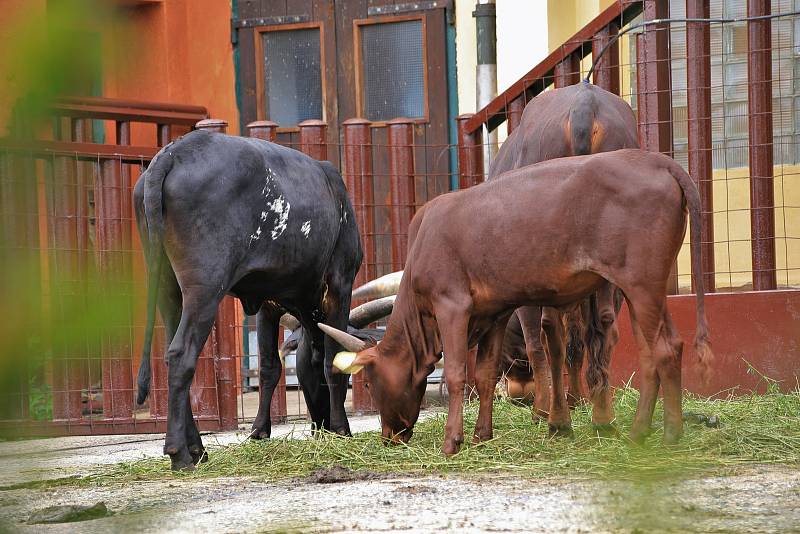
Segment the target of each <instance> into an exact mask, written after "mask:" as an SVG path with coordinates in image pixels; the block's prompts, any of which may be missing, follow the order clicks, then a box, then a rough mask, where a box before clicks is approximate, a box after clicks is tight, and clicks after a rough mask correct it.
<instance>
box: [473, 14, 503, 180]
mask: <svg viewBox="0 0 800 534" xmlns="http://www.w3.org/2000/svg"><path fill="white" fill-rule="evenodd" d="M477 2H478V3H477V4H476V5H475V11H473V12H472V16H473V17H475V28H476V30H477V32H476V35H477V45H478V67H477V73H476V74H477V76H476V81H475V83H476V95H477V100H478V101H477V104H478V109H482V108H483V107H485V106H486V105H487V104H488V103H489V102H491V101H492V99H493V98H494V97H496V96H497V31H496V20H497V17H496V15H495V13H496V11H495V0H477ZM484 139H487V140H488V141H487V144H486V145H485V146H484V148H483V161H484V174H486V175H488V174H489V165H490V164H491V162H492V159H493V158H494V156H495V154H496V153H497V129H495V130H494V131H492V132H491V133H490V134H489V135H488V137H487V136H484Z"/></svg>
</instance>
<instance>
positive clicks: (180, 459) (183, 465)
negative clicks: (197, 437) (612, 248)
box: [170, 449, 195, 471]
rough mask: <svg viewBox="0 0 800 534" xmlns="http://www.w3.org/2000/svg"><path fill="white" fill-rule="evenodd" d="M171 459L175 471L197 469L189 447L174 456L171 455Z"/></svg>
mask: <svg viewBox="0 0 800 534" xmlns="http://www.w3.org/2000/svg"><path fill="white" fill-rule="evenodd" d="M170 460H171V462H170V463H171V464H172V470H173V471H194V469H195V462H194V458H193V457H192V455H191V454H189V451H188V449H187V450H184V452H183V453H178V454H175V455H174V456H173V455H170Z"/></svg>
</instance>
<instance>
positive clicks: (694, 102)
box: [686, 0, 715, 292]
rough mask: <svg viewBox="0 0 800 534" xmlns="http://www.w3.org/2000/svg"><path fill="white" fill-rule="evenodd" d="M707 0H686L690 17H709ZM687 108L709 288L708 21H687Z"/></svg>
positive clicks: (711, 271)
mask: <svg viewBox="0 0 800 534" xmlns="http://www.w3.org/2000/svg"><path fill="white" fill-rule="evenodd" d="M709 12H710V8H709V4H708V2H707V1H706V0H686V17H687V18H708V17H709V16H710V15H709ZM686 54H687V57H686V77H687V91H686V98H687V101H688V102H687V104H688V105H687V108H688V109H687V112H688V126H689V174H690V175H691V176H692V178H693V179H694V181H695V183H696V184H697V188H698V189H699V191H700V203H701V206H702V207H701V220H702V228H701V233H700V241H701V243H700V251H701V254H702V268H703V272H702V273H694V274H695V276H702V277H703V285H704V286H705V290H706V292H713V291H714V286H715V279H714V272H715V268H714V182H713V158H712V156H713V153H712V144H711V30H710V28H709V26H708V24H704V23H701V22H689V23H687V24H686Z"/></svg>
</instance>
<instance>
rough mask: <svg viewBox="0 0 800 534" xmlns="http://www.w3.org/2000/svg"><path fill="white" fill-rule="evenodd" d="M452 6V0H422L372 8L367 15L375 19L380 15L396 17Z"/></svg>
mask: <svg viewBox="0 0 800 534" xmlns="http://www.w3.org/2000/svg"><path fill="white" fill-rule="evenodd" d="M449 5H450V0H422V1H418V2H406V3H403V4H394V5H388V6H372V7H369V8H367V15H369V16H370V17H375V16H378V15H395V14H397V13H410V12H412V11H425V10H427V9H444V8H446V7H448V6H449Z"/></svg>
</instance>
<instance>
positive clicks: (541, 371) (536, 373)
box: [517, 306, 550, 419]
mask: <svg viewBox="0 0 800 534" xmlns="http://www.w3.org/2000/svg"><path fill="white" fill-rule="evenodd" d="M517 314H518V316H519V322H520V326H521V327H522V334H523V336H524V337H525V352H526V354H527V356H528V362H529V363H530V365H531V369H533V417H534V419H535V418H537V417H538V418H541V419H547V416H548V415H549V413H550V368H549V367H548V366H547V355H546V354H545V352H544V347H543V346H542V339H541V334H540V333H541V331H542V308H540V307H538V306H525V307H523V308H519V309H518V310H517Z"/></svg>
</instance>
